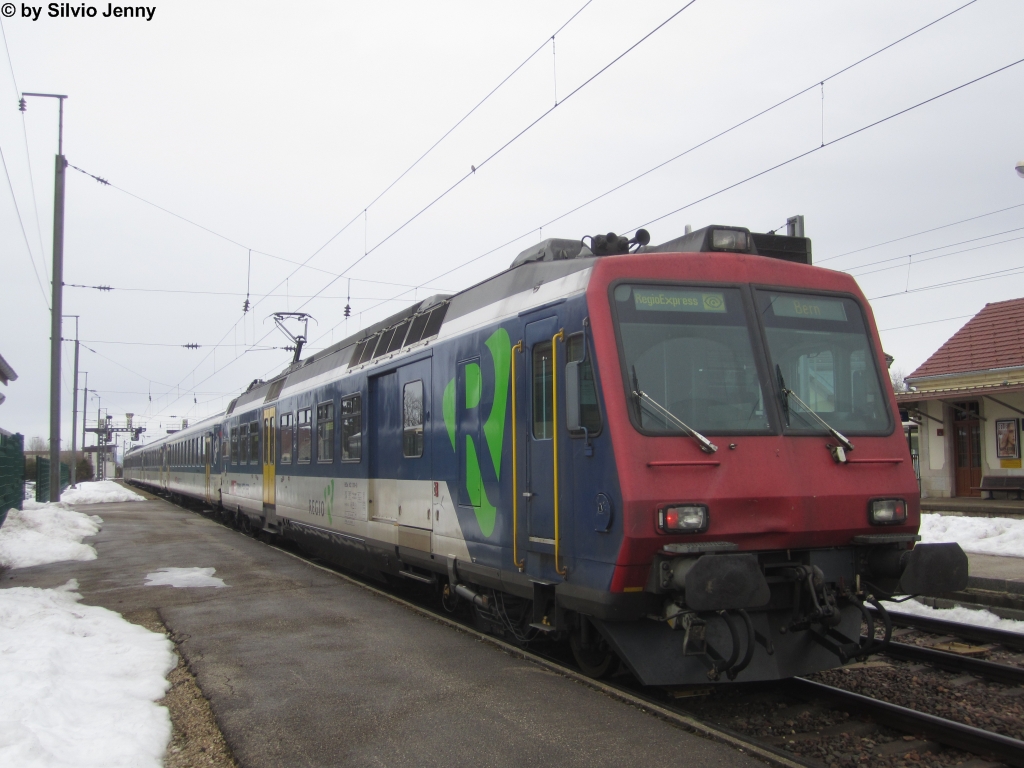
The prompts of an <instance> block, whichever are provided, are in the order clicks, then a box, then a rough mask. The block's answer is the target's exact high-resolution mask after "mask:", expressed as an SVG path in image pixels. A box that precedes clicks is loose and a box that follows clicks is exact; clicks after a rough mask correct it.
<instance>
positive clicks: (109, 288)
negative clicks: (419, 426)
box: [64, 283, 443, 306]
mask: <svg viewBox="0 0 1024 768" xmlns="http://www.w3.org/2000/svg"><path fill="white" fill-rule="evenodd" d="M64 287H65V288H87V289H90V290H96V291H104V292H108V291H132V292H142V293H175V294H191V295H195V296H250V295H251V296H260V297H262V298H264V299H266V298H271V297H275V298H281V299H283V298H285V296H284V294H283V293H263V294H260V293H255V294H248V293H240V292H238V291H198V290H190V289H185V288H128V287H125V286H111V285H83V284H81V283H64ZM405 287H408V288H417V287H419V286H415V285H410V286H405ZM438 290H443V289H438ZM289 298H292V299H313V298H320V299H344V298H351V299H352V300H353V301H379V300H380V299H381V297H380V296H352V297H346V296H320V295H318V294H314V295H296V294H294V293H293V294H291V295H290V296H289ZM253 306H255V305H253Z"/></svg>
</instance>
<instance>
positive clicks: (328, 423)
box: [316, 403, 334, 463]
mask: <svg viewBox="0 0 1024 768" xmlns="http://www.w3.org/2000/svg"><path fill="white" fill-rule="evenodd" d="M316 460H317V461H322V462H325V463H326V462H329V461H334V403H321V404H320V405H318V406H317V407H316Z"/></svg>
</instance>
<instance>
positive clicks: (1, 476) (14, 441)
mask: <svg viewBox="0 0 1024 768" xmlns="http://www.w3.org/2000/svg"><path fill="white" fill-rule="evenodd" d="M24 498H25V438H24V436H23V435H0V525H3V524H4V520H6V519H7V512H8V510H11V509H21V502H22V500H23V499H24Z"/></svg>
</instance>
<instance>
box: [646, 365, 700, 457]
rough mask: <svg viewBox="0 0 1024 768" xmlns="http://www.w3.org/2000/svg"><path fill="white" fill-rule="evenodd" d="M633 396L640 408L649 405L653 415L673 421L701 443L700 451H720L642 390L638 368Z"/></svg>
mask: <svg viewBox="0 0 1024 768" xmlns="http://www.w3.org/2000/svg"><path fill="white" fill-rule="evenodd" d="M633 396H634V397H635V398H636V400H637V405H638V406H641V405H643V404H644V403H648V404H649V405H650V406H653V407H649V408H648V410H649V411H651V413H653V414H654V415H655V416H661V418H663V419H666V420H667V421H671V422H672V423H674V424H675V425H676V426H677V427H679V428H680V429H682V430H683V431H684V432H686V434H688V435H689V436H690V437H692V438H693V439H694V440H696V441H697V442H698V443H700V449H701V450H702V451H704V453H714V452H715V451H717V450H718V446H717V445H715V444H714V443H712V442H711V441H710V440H708V439H707V438H706V437H704V435H702V434H701V433H700V432H698V431H697V430H696V429H694V428H693V427H691V426H690V425H688V424H686V423H685V422H684V421H683V420H682V419H680V418H679V417H677V416H676V415H675V414H674V413H672V411H670V410H669V409H668V408H665V407H664V406H663V405H662V404H661V403H659V402H658V401H657V400H655V399H654V398H653V397H651V396H650V395H648V394H647V393H646V392H644V391H643V390H642V389H640V385H639V383H638V382H637V379H636V368H634V369H633Z"/></svg>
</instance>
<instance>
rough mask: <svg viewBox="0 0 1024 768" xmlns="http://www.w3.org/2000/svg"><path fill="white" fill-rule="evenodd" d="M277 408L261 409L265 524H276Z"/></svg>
mask: <svg viewBox="0 0 1024 768" xmlns="http://www.w3.org/2000/svg"><path fill="white" fill-rule="evenodd" d="M276 416H277V408H264V409H263V461H262V464H263V514H264V515H265V517H266V523H267V525H276V524H277V493H276V490H277V472H276V467H277V440H275V439H274V438H275V436H276V434H277V429H276V425H275V423H274V421H275V419H276Z"/></svg>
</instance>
